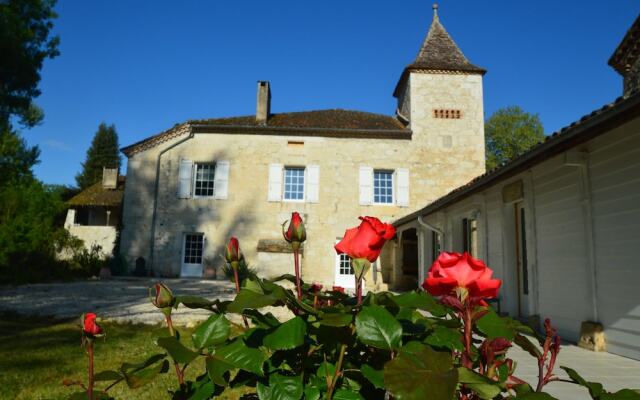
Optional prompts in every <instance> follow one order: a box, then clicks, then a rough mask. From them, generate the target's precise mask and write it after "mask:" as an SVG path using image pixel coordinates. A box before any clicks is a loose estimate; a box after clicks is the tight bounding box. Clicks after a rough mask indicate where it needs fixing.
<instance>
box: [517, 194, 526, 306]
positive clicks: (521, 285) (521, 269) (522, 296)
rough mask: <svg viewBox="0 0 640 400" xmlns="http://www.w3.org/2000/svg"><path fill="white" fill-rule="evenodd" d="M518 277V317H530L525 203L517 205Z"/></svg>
mask: <svg viewBox="0 0 640 400" xmlns="http://www.w3.org/2000/svg"><path fill="white" fill-rule="evenodd" d="M515 214H516V215H515V221H516V237H515V239H516V264H517V265H516V268H517V269H516V276H517V278H518V316H519V317H528V316H529V265H528V260H527V218H526V213H525V209H524V203H516V205H515Z"/></svg>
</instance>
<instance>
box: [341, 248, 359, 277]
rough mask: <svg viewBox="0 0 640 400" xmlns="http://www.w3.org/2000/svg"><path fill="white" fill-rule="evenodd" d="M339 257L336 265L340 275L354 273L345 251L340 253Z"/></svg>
mask: <svg viewBox="0 0 640 400" xmlns="http://www.w3.org/2000/svg"><path fill="white" fill-rule="evenodd" d="M339 257H340V260H339V261H338V262H339V263H340V265H338V273H339V274H340V275H355V272H354V271H353V267H352V266H351V257H349V256H348V255H346V254H345V253H340V255H339Z"/></svg>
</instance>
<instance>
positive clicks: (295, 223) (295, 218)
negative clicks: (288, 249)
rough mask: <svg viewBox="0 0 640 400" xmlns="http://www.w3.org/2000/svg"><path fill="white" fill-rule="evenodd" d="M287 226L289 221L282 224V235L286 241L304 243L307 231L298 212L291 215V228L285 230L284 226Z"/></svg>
mask: <svg viewBox="0 0 640 400" xmlns="http://www.w3.org/2000/svg"><path fill="white" fill-rule="evenodd" d="M286 224H287V221H285V222H284V224H282V235H283V236H284V240H286V241H287V242H289V243H298V244H300V243H302V242H304V241H305V240H306V239H307V231H306V230H305V227H304V222H302V217H301V216H300V214H298V212H297V211H294V212H293V213H292V214H291V220H290V221H289V227H288V228H287V230H286V231H285V230H284V225H286Z"/></svg>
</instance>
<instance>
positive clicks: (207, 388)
mask: <svg viewBox="0 0 640 400" xmlns="http://www.w3.org/2000/svg"><path fill="white" fill-rule="evenodd" d="M215 391H216V387H215V385H214V384H213V382H211V381H210V380H207V382H204V383H203V384H202V385H200V387H198V388H197V389H196V391H195V392H194V393H193V394H192V395H191V397H189V400H207V399H210V398H211V396H213V394H214V392H215Z"/></svg>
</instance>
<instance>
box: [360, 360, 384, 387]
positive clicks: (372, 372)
mask: <svg viewBox="0 0 640 400" xmlns="http://www.w3.org/2000/svg"><path fill="white" fill-rule="evenodd" d="M360 372H362V375H364V377H365V378H367V380H369V382H371V383H372V384H373V386H375V387H376V388H378V389H384V370H377V369H374V368H373V367H372V366H370V365H369V364H363V365H362V367H360Z"/></svg>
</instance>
